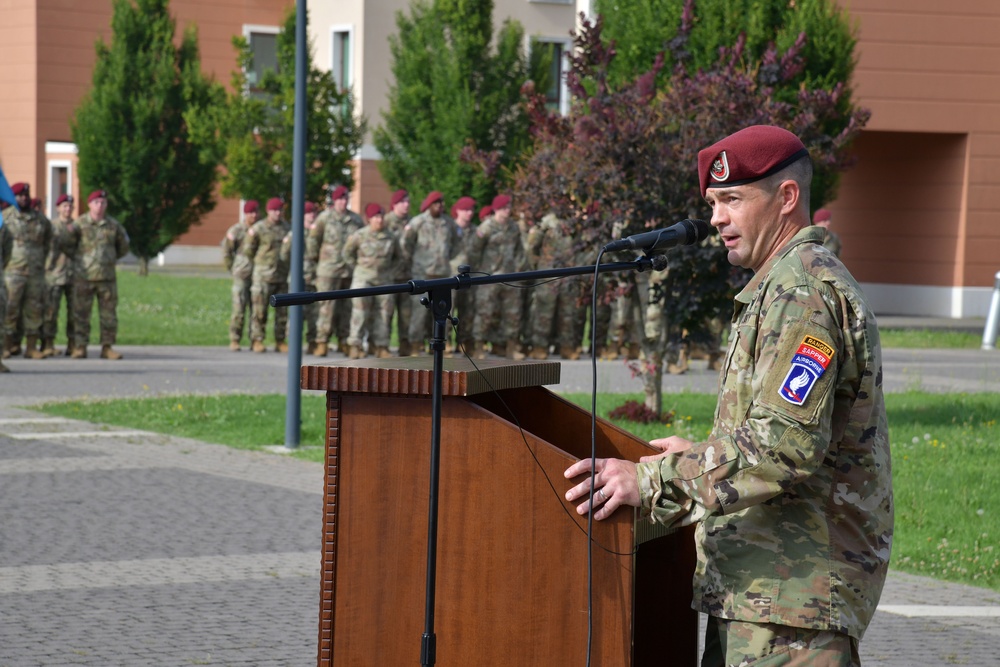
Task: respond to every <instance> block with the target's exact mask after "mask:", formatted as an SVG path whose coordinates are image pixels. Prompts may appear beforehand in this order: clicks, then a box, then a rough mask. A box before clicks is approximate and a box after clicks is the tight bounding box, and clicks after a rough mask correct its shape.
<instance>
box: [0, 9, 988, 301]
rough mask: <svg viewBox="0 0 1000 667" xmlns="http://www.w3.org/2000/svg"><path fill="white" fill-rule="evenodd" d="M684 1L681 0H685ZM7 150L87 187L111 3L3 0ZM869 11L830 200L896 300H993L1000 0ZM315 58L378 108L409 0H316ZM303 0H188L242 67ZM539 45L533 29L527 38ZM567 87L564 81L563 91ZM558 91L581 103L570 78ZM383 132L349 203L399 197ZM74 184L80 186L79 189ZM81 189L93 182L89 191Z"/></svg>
mask: <svg viewBox="0 0 1000 667" xmlns="http://www.w3.org/2000/svg"><path fill="white" fill-rule="evenodd" d="M678 1H679V0H678ZM0 2H2V3H3V4H2V5H0V6H3V7H4V16H5V22H4V23H3V24H2V25H0V50H2V53H3V54H4V56H5V58H4V60H5V65H6V66H5V67H4V68H3V71H2V72H0V84H3V90H4V91H5V94H4V95H3V96H0V165H2V166H3V168H4V171H5V173H6V174H7V176H8V179H10V180H11V181H17V180H28V181H30V182H31V183H32V186H33V188H34V192H35V193H36V195H35V196H42V197H43V199H44V200H45V201H46V202H47V203H48V204H49V205H50V204H51V203H52V202H54V201H55V198H56V197H57V196H58V194H60V192H62V191H71V192H72V191H73V188H74V187H77V186H75V175H74V166H75V147H74V146H73V144H72V143H71V138H70V136H69V118H70V116H71V114H72V111H73V109H74V108H75V107H76V105H77V104H78V102H79V100H80V98H82V96H83V95H84V94H85V92H86V90H87V89H88V87H89V85H90V78H91V68H92V67H93V61H94V49H93V43H94V40H95V39H96V38H97V37H98V36H100V37H103V38H104V39H105V40H107V39H108V37H109V33H110V28H109V24H110V16H111V4H110V3H109V2H106V1H105V0H102V1H101V2H97V0H80V1H79V2H78V3H76V5H75V6H74V8H73V9H71V10H67V8H66V5H65V3H64V2H62V1H61V0H29V1H28V2H26V3H21V4H15V3H13V2H12V1H11V0H0ZM840 3H841V5H842V6H843V7H844V8H845V9H847V10H848V11H849V12H850V14H851V16H852V18H853V19H854V20H856V21H857V22H858V30H859V33H858V34H859V43H858V48H857V56H858V64H857V68H856V73H855V80H854V82H853V85H854V90H855V97H856V99H857V100H858V101H859V103H860V104H862V105H863V106H866V107H868V108H869V109H871V111H872V118H871V120H870V122H869V124H868V127H867V128H866V129H865V131H864V132H863V133H862V135H861V137H860V139H859V140H858V142H857V144H856V152H857V156H858V164H857V166H856V167H855V168H854V169H853V170H852V171H850V172H848V173H847V174H845V176H844V178H843V180H842V183H841V187H840V191H839V194H838V197H837V200H836V201H834V202H832V203H830V204H829V205H828V208H830V209H831V210H832V211H833V213H834V229H835V230H836V231H837V232H838V233H840V235H841V237H842V238H843V242H844V252H843V259H844V261H845V262H846V263H847V265H848V266H849V267H850V268H851V270H852V271H853V272H854V274H855V275H856V276H857V277H858V279H859V280H860V281H861V282H862V284H863V285H864V287H865V290H866V292H867V293H868V294H869V296H870V298H871V300H872V302H873V305H874V306H875V309H876V312H878V313H881V314H910V315H936V316H950V317H968V316H976V315H984V314H985V313H986V311H987V309H988V306H989V299H990V294H991V290H992V286H993V281H994V274H995V273H996V272H997V271H998V270H1000V225H997V224H996V222H997V219H998V217H1000V3H998V2H996V0H954V1H953V2H951V3H947V4H942V3H939V2H936V1H935V0H840ZM309 5H310V6H309V13H310V14H309V15H310V26H309V32H310V38H311V40H312V41H313V45H314V54H313V55H314V59H315V64H316V65H317V66H318V67H320V68H324V69H326V68H328V69H330V70H331V71H332V72H333V75H334V78H335V79H336V80H337V81H338V82H340V84H341V85H342V86H344V87H350V88H351V89H352V90H353V91H354V94H355V96H356V98H357V101H358V105H357V106H358V111H359V113H362V114H364V115H365V116H366V117H367V118H368V120H369V126H370V127H375V126H377V125H378V123H380V122H381V114H382V111H383V109H384V107H385V104H386V97H387V93H388V90H389V86H390V82H391V78H392V74H391V71H390V53H389V41H388V38H389V36H390V35H391V34H392V33H393V32H394V31H395V29H396V18H395V17H396V13H397V12H398V11H407V9H408V6H409V0H335V1H332V2H315V1H314V2H311V3H309ZM291 6H292V3H290V2H287V1H279V0H244V1H238V0H210V1H209V2H203V3H196V2H193V1H191V0H174V2H173V3H172V4H171V7H172V11H173V13H174V15H175V16H176V17H177V23H178V29H182V28H183V27H184V26H185V25H187V24H188V23H190V22H195V23H197V25H198V27H199V31H200V38H201V45H202V59H203V66H204V68H205V70H206V71H207V72H209V73H212V74H214V75H215V77H216V78H217V79H218V80H220V81H222V82H223V83H226V84H228V82H229V75H230V72H231V70H232V68H233V67H234V66H235V62H236V58H235V52H234V51H233V48H232V45H231V43H230V42H231V38H232V36H233V35H236V34H243V35H245V36H247V37H248V38H249V39H250V41H251V44H252V45H253V46H254V48H255V52H257V53H260V54H261V58H262V59H266V57H267V52H268V49H269V48H270V46H269V45H271V44H273V37H274V35H275V34H276V33H277V31H278V27H279V26H280V25H281V22H282V18H283V16H284V12H285V11H286V10H287V9H288V8H290V7H291ZM590 11H591V7H590V2H589V0H568V1H562V0H547V1H541V0H496V3H495V11H494V22H495V23H497V24H498V23H499V22H500V21H502V20H504V19H505V18H508V17H509V18H512V19H515V20H517V21H520V22H521V24H522V25H524V26H525V31H526V35H527V38H528V40H542V41H551V42H556V43H559V44H561V45H562V46H563V48H564V49H566V48H568V46H569V39H570V38H569V32H570V30H571V29H572V28H573V27H575V25H576V22H577V17H578V15H579V13H580V12H584V13H585V14H589V13H590ZM525 48H528V44H526V45H525ZM559 92H560V91H554V95H556V97H558V94H559ZM562 92H563V97H562V99H561V100H560V101H559V103H560V104H561V105H563V108H565V105H566V103H567V100H566V99H565V91H562ZM378 157H379V156H378V154H377V151H376V150H375V148H374V146H373V145H372V141H371V134H370V133H369V136H368V137H367V138H366V140H365V143H364V145H363V147H362V149H361V151H360V154H359V155H358V156H357V161H356V172H355V175H356V186H355V189H354V191H353V192H352V199H351V203H352V208H354V209H355V210H360V208H361V206H362V202H368V201H381V202H386V201H387V200H388V195H389V191H390V188H389V187H388V186H387V185H386V184H385V183H384V182H383V181H382V179H381V177H380V175H379V173H378V168H377V161H378ZM74 194H78V193H75V192H74ZM77 199H78V201H79V199H80V198H79V197H78V198H77ZM239 210H240V206H239V202H236V201H233V200H225V199H220V203H219V206H218V208H217V209H216V211H214V212H213V213H212V214H211V215H209V216H207V217H206V218H205V219H204V220H203V221H202V224H200V225H199V226H197V227H195V228H193V229H192V230H191V231H190V232H188V233H187V234H186V235H184V236H183V237H182V238H181V239H179V241H178V243H177V244H175V245H174V246H173V247H171V248H170V249H169V250H168V251H167V253H166V254H167V261H171V262H183V263H197V262H217V261H218V251H217V248H218V242H219V239H221V237H222V235H223V234H224V233H225V229H226V228H227V227H228V225H229V224H231V222H232V221H233V220H235V219H236V218H237V217H238V215H239Z"/></svg>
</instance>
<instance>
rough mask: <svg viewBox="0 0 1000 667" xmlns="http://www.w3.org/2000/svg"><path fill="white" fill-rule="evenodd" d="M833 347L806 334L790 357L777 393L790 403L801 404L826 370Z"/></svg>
mask: <svg viewBox="0 0 1000 667" xmlns="http://www.w3.org/2000/svg"><path fill="white" fill-rule="evenodd" d="M833 354H834V349H833V348H832V347H830V345H828V344H827V343H825V342H823V341H821V340H820V339H818V338H814V337H813V336H806V337H805V338H803V339H802V342H801V343H800V344H799V349H798V350H797V351H796V352H795V356H793V357H792V361H791V368H790V369H788V375H786V376H785V380H784V381H783V382H782V383H781V388H780V389H779V390H778V393H779V394H781V397H782V398H783V399H785V400H786V401H788V402H789V403H791V404H792V405H802V404H803V403H805V402H806V397H808V396H809V392H810V391H812V388H813V385H815V384H816V381H817V380H819V379H820V378H821V377H822V376H823V373H825V372H826V368H827V366H829V365H830V360H831V359H833Z"/></svg>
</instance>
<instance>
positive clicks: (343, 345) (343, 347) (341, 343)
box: [337, 340, 351, 357]
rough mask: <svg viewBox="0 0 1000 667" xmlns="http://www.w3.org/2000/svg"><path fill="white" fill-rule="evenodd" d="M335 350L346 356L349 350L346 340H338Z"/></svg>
mask: <svg viewBox="0 0 1000 667" xmlns="http://www.w3.org/2000/svg"><path fill="white" fill-rule="evenodd" d="M337 352H340V353H341V354H342V355H344V356H345V357H346V356H347V355H348V354H350V352H351V346H350V345H348V344H347V341H346V340H338V341H337Z"/></svg>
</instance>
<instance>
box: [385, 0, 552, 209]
mask: <svg viewBox="0 0 1000 667" xmlns="http://www.w3.org/2000/svg"><path fill="white" fill-rule="evenodd" d="M492 14H493V2H492V0H432V1H431V2H427V1H425V0H416V1H415V2H414V4H413V5H412V6H411V8H410V13H409V15H405V14H404V13H403V12H398V13H397V15H396V26H397V28H398V31H397V34H395V35H393V36H392V37H390V48H391V52H392V72H393V75H394V79H395V80H394V82H393V85H392V87H391V88H390V91H389V105H388V109H387V111H385V112H384V113H383V124H382V125H381V126H380V127H378V128H377V129H376V130H375V133H374V142H375V146H376V148H378V150H379V152H380V153H381V155H382V160H381V161H380V163H379V170H380V171H381V173H382V177H383V178H384V179H385V180H386V182H387V183H389V185H390V186H392V187H394V188H396V187H402V188H407V189H409V190H410V191H411V192H413V193H416V194H418V195H422V194H423V193H426V192H429V191H431V190H440V191H442V192H443V193H444V194H445V197H446V198H447V199H448V201H455V199H457V198H458V197H460V196H462V195H471V196H473V197H475V198H476V199H477V200H479V201H481V202H482V201H488V200H489V199H491V198H492V197H493V196H494V194H496V192H497V190H498V188H501V189H502V188H503V187H504V185H503V183H502V182H500V183H498V182H497V179H500V180H503V179H509V173H508V168H509V167H510V166H512V165H513V164H514V163H515V161H516V160H517V159H518V158H519V157H520V155H521V154H522V153H523V151H524V150H525V149H526V148H527V147H528V146H529V145H530V138H529V133H528V123H527V119H526V116H525V114H524V110H523V108H522V106H521V93H520V90H521V86H522V85H523V84H524V83H525V82H526V81H528V80H529V78H532V76H531V73H532V72H535V73H536V74H535V76H534V79H535V80H536V82H538V83H539V85H542V84H543V83H544V79H545V77H547V67H548V62H547V61H546V58H545V52H544V51H541V50H536V52H535V53H534V54H532V57H529V56H526V55H525V53H524V29H523V28H522V27H521V25H520V24H519V23H516V22H511V21H506V22H504V24H503V25H502V27H501V28H500V30H499V31H498V32H497V34H496V39H495V40H494V39H493V21H492ZM491 44H495V47H494V48H493V49H492V50H491V46H490V45H491ZM470 151H472V152H482V153H484V154H488V155H489V156H490V159H491V162H492V169H490V170H488V171H485V172H484V171H483V169H481V168H480V167H479V166H476V165H474V164H472V163H470V162H467V161H465V160H462V159H460V158H461V156H462V155H463V154H464V153H468V152H470Z"/></svg>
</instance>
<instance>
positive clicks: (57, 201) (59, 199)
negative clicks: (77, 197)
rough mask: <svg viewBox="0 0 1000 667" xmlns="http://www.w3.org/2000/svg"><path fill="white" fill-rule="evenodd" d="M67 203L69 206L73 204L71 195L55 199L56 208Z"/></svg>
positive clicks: (63, 195)
mask: <svg viewBox="0 0 1000 667" xmlns="http://www.w3.org/2000/svg"><path fill="white" fill-rule="evenodd" d="M67 201H68V202H69V203H70V204H72V203H73V195H67V194H62V195H59V198H58V199H56V206H61V205H62V203H63V202H67Z"/></svg>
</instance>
